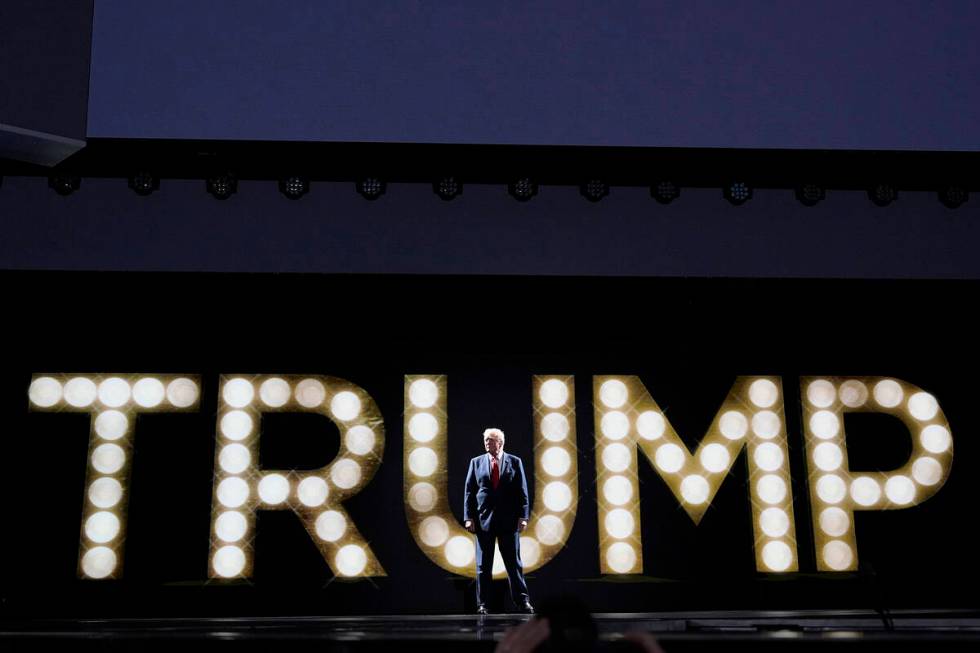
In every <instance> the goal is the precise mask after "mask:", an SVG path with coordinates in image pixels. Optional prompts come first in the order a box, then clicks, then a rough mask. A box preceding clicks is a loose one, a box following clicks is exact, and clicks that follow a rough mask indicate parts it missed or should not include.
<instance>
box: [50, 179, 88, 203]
mask: <svg viewBox="0 0 980 653" xmlns="http://www.w3.org/2000/svg"><path fill="white" fill-rule="evenodd" d="M81 186H82V180H81V178H80V177H79V176H78V175H73V174H68V173H55V174H53V175H51V176H50V177H48V188H50V189H52V190H53V191H54V192H56V193H58V194H59V195H61V196H62V197H67V196H69V195H71V194H72V193H74V192H75V191H76V190H78V189H79V188H81Z"/></svg>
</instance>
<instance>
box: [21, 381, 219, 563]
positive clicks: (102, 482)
mask: <svg viewBox="0 0 980 653" xmlns="http://www.w3.org/2000/svg"><path fill="white" fill-rule="evenodd" d="M28 397H29V399H30V402H31V407H32V408H33V409H35V410H68V411H73V412H86V413H90V414H91V416H92V420H91V432H90V436H89V453H88V457H89V465H88V471H87V472H86V477H85V503H84V507H83V509H82V532H81V542H80V546H79V562H78V573H79V576H80V577H82V578H90V579H96V580H99V579H106V578H118V577H119V576H120V575H121V573H122V559H123V544H124V542H125V539H126V538H125V536H126V509H127V503H128V501H127V489H128V486H129V471H130V468H131V459H132V449H133V443H132V436H133V426H134V423H135V418H136V414H137V413H139V412H153V411H167V412H169V411H175V410H177V411H181V410H190V409H194V408H196V406H197V402H198V400H199V398H200V386H199V384H198V381H197V380H196V379H194V378H189V377H186V376H178V377H168V376H159V375H109V376H85V375H48V376H45V375H36V376H35V377H34V378H33V379H32V380H31V384H30V387H29V388H28Z"/></svg>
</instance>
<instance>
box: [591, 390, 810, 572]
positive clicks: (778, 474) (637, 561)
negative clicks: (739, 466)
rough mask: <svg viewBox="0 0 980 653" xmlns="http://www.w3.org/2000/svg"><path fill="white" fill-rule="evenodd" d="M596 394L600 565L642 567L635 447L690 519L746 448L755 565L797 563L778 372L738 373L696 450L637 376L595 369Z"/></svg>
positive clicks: (789, 566) (778, 568) (774, 567)
mask: <svg viewBox="0 0 980 653" xmlns="http://www.w3.org/2000/svg"><path fill="white" fill-rule="evenodd" d="M593 404H594V407H595V424H596V481H597V495H598V496H597V499H598V504H599V565H600V568H601V570H602V573H604V574H637V573H640V572H642V571H643V543H642V541H641V536H640V501H639V484H638V481H637V457H636V450H637V447H639V448H640V449H641V450H642V451H643V453H644V455H646V457H647V459H648V460H649V461H650V462H651V463H652V464H653V468H654V469H655V470H656V471H657V473H658V474H659V475H660V477H661V478H663V479H664V481H665V482H666V483H667V485H668V486H669V487H670V489H671V491H672V492H673V493H674V496H675V497H677V500H678V501H679V502H680V504H681V507H683V508H684V510H685V512H687V514H688V515H689V516H690V517H691V519H692V520H694V523H695V524H697V523H699V522H700V521H701V518H702V517H703V516H704V513H705V511H706V510H707V509H708V506H710V505H711V499H712V498H713V497H714V496H715V493H716V492H717V491H718V488H719V487H720V486H721V482H722V481H723V480H724V478H725V476H726V475H727V474H728V472H729V471H730V470H731V468H732V465H733V464H734V461H735V458H736V456H738V454H739V453H740V452H741V450H742V449H743V448H747V449H748V463H749V480H750V485H751V490H750V498H751V501H752V527H753V530H754V532H755V557H756V568H757V569H758V570H759V571H765V572H789V571H796V570H797V569H798V560H797V549H796V535H795V533H796V526H795V522H794V517H793V497H792V491H791V489H790V488H791V485H790V473H789V461H788V456H787V448H786V431H785V429H784V419H783V394H782V385H781V382H780V379H779V378H778V377H739V378H738V379H737V380H736V381H735V385H734V386H733V387H732V390H731V392H730V393H729V394H728V397H727V398H726V399H725V401H724V403H722V405H721V408H720V409H719V411H718V413H717V414H716V415H715V419H714V421H713V422H712V424H711V427H710V428H709V430H708V434H707V435H706V436H705V437H704V438H703V439H702V441H701V444H700V446H699V447H698V449H697V451H696V452H695V453H694V454H693V455H692V454H691V453H690V451H689V450H688V449H687V447H686V446H685V445H684V443H683V441H682V440H681V439H680V437H678V435H677V432H676V431H674V429H673V427H672V426H671V425H670V422H668V421H667V419H666V417H665V416H664V413H663V411H661V410H660V407H659V406H658V405H657V403H656V402H655V401H654V400H653V398H652V397H651V396H650V394H649V393H648V392H647V390H646V388H645V387H644V386H643V383H642V382H641V381H640V380H639V378H638V377H636V376H596V377H594V379H593Z"/></svg>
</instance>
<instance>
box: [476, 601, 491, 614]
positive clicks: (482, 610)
mask: <svg viewBox="0 0 980 653" xmlns="http://www.w3.org/2000/svg"><path fill="white" fill-rule="evenodd" d="M476 613H477V614H479V615H485V614H490V611H489V610H487V606H485V605H483V604H482V603H481V604H480V605H478V606H476Z"/></svg>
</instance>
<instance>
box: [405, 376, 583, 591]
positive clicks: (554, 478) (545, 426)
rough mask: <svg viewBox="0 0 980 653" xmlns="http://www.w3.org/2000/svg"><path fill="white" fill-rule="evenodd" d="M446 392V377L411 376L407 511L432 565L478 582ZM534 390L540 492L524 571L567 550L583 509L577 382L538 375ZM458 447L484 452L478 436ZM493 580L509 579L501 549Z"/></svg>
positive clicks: (527, 535)
mask: <svg viewBox="0 0 980 653" xmlns="http://www.w3.org/2000/svg"><path fill="white" fill-rule="evenodd" d="M446 392H447V382H446V377H445V376H443V375H410V376H406V377H405V433H406V438H405V458H404V474H405V491H404V495H405V514H406V516H407V518H408V523H409V530H410V531H411V533H412V537H413V538H414V539H415V541H416V543H417V544H418V546H419V548H420V549H422V551H423V552H424V553H425V555H426V556H427V557H428V558H429V559H430V560H432V562H434V563H435V564H437V565H438V566H439V567H441V568H443V569H445V570H446V571H449V572H452V573H455V574H460V575H463V576H468V577H470V578H475V577H476V567H475V557H476V546H475V543H474V536H473V535H472V534H471V533H469V532H468V531H466V530H465V529H464V528H463V526H462V524H460V523H459V522H458V521H457V520H456V518H455V517H454V516H453V512H452V510H451V509H450V501H451V498H450V497H449V495H448V484H447V477H448V472H449V470H448V469H447V466H446V460H447V453H448V434H447V424H448V416H447V413H446V406H447V394H446ZM532 392H533V395H532V402H533V405H534V459H535V462H534V488H535V492H534V498H533V501H532V502H531V518H530V520H529V523H528V527H527V529H526V530H525V531H524V533H523V534H522V535H521V538H520V542H521V559H522V561H523V563H524V569H525V571H533V570H535V569H538V568H540V567H542V566H544V565H545V564H547V563H548V561H550V560H551V559H552V558H553V557H554V556H555V555H556V554H557V553H558V551H560V550H561V549H562V548H563V547H564V546H565V543H566V542H567V541H568V536H569V534H570V533H571V530H572V526H573V524H574V522H575V511H576V509H577V507H578V459H577V450H576V447H575V441H576V438H575V386H574V377H571V376H535V377H534V378H533V384H532ZM456 442H457V443H458V444H461V445H462V446H472V448H473V449H474V450H476V451H479V450H480V448H482V442H479V434H478V433H477V434H473V435H472V436H471V437H470V438H468V439H464V438H457V439H456ZM505 451H506V443H505ZM528 467H529V466H528V465H525V473H528V471H529V470H528ZM493 575H494V578H504V577H506V571H505V569H504V564H503V560H502V558H501V557H500V551H499V550H497V551H495V552H494V558H493Z"/></svg>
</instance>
